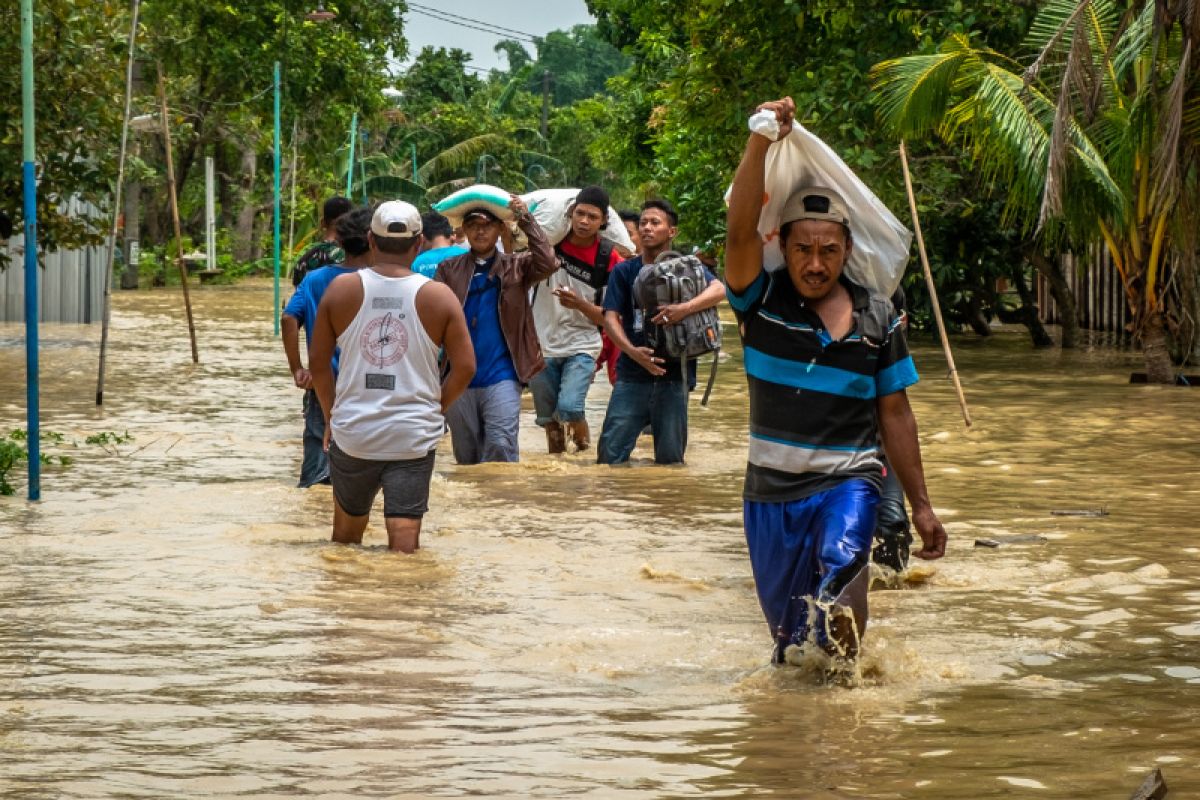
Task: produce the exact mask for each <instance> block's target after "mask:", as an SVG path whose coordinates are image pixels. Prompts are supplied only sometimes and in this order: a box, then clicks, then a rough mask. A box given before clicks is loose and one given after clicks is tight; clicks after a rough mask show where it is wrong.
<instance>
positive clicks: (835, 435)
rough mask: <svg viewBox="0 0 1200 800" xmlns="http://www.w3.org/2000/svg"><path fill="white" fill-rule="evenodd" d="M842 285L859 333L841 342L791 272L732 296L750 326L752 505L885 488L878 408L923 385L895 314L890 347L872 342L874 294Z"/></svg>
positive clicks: (885, 334)
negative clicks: (854, 484) (869, 320)
mask: <svg viewBox="0 0 1200 800" xmlns="http://www.w3.org/2000/svg"><path fill="white" fill-rule="evenodd" d="M841 281H842V284H843V285H844V286H845V287H846V288H847V289H848V290H849V291H850V296H851V298H852V301H853V304H854V327H853V328H852V329H851V331H850V333H849V334H847V335H846V336H845V338H843V339H840V340H837V341H835V340H833V339H832V338H831V337H830V335H829V332H828V331H826V330H825V328H824V323H822V321H821V318H820V316H818V315H817V314H816V312H814V311H812V310H811V309H810V308H808V306H807V305H806V303H805V302H804V298H803V297H802V296H801V295H800V293H799V292H798V291H797V290H796V288H795V286H794V285H793V284H792V281H791V279H790V278H789V277H788V273H787V271H786V270H779V271H778V272H773V273H768V272H765V271H764V272H762V273H760V274H759V276H758V278H756V279H755V281H754V283H752V284H751V285H750V286H748V287H747V288H746V290H745V291H744V292H741V293H735V292H734V291H733V290H730V291H729V292H728V295H729V302H730V304H731V305H732V306H733V308H734V310H735V311H737V312H738V314H739V316H740V317H741V318H742V321H743V324H744V333H743V336H742V344H743V350H744V353H745V364H746V378H747V380H748V381H749V383H750V456H749V463H748V464H747V465H746V486H745V498H746V499H747V500H753V501H757V502H787V501H791V500H799V499H801V498H804V497H808V496H809V495H812V494H816V493H817V492H821V491H824V490H826V489H829V488H831V487H833V486H835V485H837V484H839V483H841V482H843V481H845V480H848V479H850V478H865V479H867V480H869V481H872V482H873V483H875V484H876V485H881V484H882V480H883V478H882V475H883V470H882V464H881V462H880V460H879V459H880V452H879V449H880V445H879V426H878V421H877V418H876V411H875V401H876V400H877V399H878V398H880V397H883V396H885V395H889V394H892V393H894V392H899V391H901V390H903V389H905V388H906V387H908V386H911V385H913V384H914V383H916V382H917V370H916V367H914V366H913V361H912V358H911V357H910V356H909V354H908V344H907V342H906V341H905V338H904V329H903V326H902V324H901V322H902V317H901V316H899V315H897V314H895V312H894V311H889V313H888V317H890V323H889V324H887V325H886V326H884V325H879V326H878V327H879V328H880V334H881V338H882V341H880V340H879V339H878V338H875V337H871V338H868V337H866V336H864V335H863V333H862V331H863V330H864V325H863V322H864V321H865V319H866V315H868V314H870V313H871V306H872V300H871V294H870V292H869V291H868V290H867V289H865V288H864V287H862V286H859V285H858V284H855V283H853V282H852V281H850V280H849V279H848V278H846V276H845V275H844V274H843V275H842V278H841ZM876 300H877V301H878V298H876ZM889 308H890V305H889ZM866 330H870V326H868V327H867V328H866Z"/></svg>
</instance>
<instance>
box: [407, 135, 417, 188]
mask: <svg viewBox="0 0 1200 800" xmlns="http://www.w3.org/2000/svg"><path fill="white" fill-rule="evenodd" d="M408 146H409V147H410V148H412V164H413V183H416V182H417V143H416V142H409V143H408Z"/></svg>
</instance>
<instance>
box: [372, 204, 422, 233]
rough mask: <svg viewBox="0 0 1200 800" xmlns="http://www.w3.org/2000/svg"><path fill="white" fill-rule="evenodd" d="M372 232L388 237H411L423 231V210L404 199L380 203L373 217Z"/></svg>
mask: <svg viewBox="0 0 1200 800" xmlns="http://www.w3.org/2000/svg"><path fill="white" fill-rule="evenodd" d="M371 233H373V234H375V235H376V236H380V237H384V238H388V239H411V238H412V237H414V236H417V235H419V234H420V233H421V212H420V211H417V209H416V207H415V206H413V205H412V204H411V203H406V202H404V201H403V200H389V201H387V202H386V203H380V204H379V207H378V208H376V209H375V215H374V216H373V217H371Z"/></svg>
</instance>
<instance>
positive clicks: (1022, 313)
mask: <svg viewBox="0 0 1200 800" xmlns="http://www.w3.org/2000/svg"><path fill="white" fill-rule="evenodd" d="M1012 280H1013V285H1015V286H1016V287H1017V294H1018V295H1020V296H1021V308H1020V310H1019V311H1018V312H1017V314H1018V316H1019V317H1020V319H1021V324H1022V325H1024V326H1025V327H1026V328H1027V329H1028V330H1029V336H1030V337H1031V338H1032V339H1033V346H1034V347H1052V346H1053V345H1054V339H1052V338H1050V334H1049V333H1047V332H1046V326H1045V325H1043V324H1042V320H1041V318H1040V317H1039V316H1038V307H1037V300H1036V298H1034V296H1033V292H1032V291H1031V290H1030V288H1029V284H1028V283H1026V282H1025V268H1024V266H1022V265H1021V264H1013V268H1012Z"/></svg>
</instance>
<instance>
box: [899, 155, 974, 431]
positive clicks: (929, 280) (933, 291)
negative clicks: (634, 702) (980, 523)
mask: <svg viewBox="0 0 1200 800" xmlns="http://www.w3.org/2000/svg"><path fill="white" fill-rule="evenodd" d="M900 165H901V166H902V167H904V189H905V191H907V192H908V207H909V208H910V209H911V210H912V218H913V231H914V232H915V233H916V235H917V252H918V253H920V254H921V268H922V269H924V270H925V284H926V286H928V288H929V302H930V305H932V306H933V318H934V319H935V320H937V326H938V336H940V337H941V340H942V351H943V352H945V354H946V364H947V365H948V366H949V367H950V378H951V380H953V381H954V391H955V393H957V394H958V405H959V406H960V407H961V408H962V415H963V422H965V423H966V425H967V427H968V428H970V427H971V412H970V411H968V410H967V398H966V396H965V395H963V389H962V383H961V382H960V381H959V380H958V368H957V367H955V366H954V354H953V353H951V352H950V339H949V338H948V337H947V336H946V323H945V322H943V321H942V307H941V305H940V304H939V303H938V296H937V286H936V285H935V284H934V282H933V271H932V270H931V269H930V268H929V256H928V255H926V254H925V237H924V236H922V235H921V219H920V217H919V216H918V215H917V198H916V195H914V194H913V188H912V175H911V174H909V171H908V152H907V151H906V150H905V149H904V142H903V141H901V142H900Z"/></svg>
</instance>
